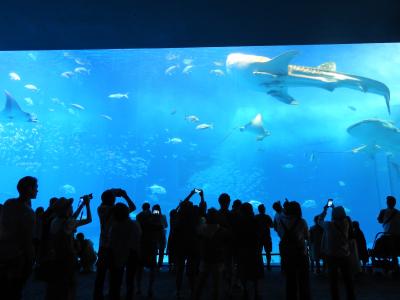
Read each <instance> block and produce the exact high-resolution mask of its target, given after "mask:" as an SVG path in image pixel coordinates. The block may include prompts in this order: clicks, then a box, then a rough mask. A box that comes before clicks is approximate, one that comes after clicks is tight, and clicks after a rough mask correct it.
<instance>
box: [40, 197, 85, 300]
mask: <svg viewBox="0 0 400 300" xmlns="http://www.w3.org/2000/svg"><path fill="white" fill-rule="evenodd" d="M82 198H83V201H82V202H81V203H80V205H79V206H78V208H77V210H76V211H75V212H73V209H72V202H73V199H66V198H60V199H58V200H57V201H56V203H55V204H54V211H55V214H56V217H55V218H54V219H53V220H52V222H51V224H50V241H51V247H52V252H53V255H54V258H53V260H54V261H53V268H51V270H50V274H49V275H50V276H49V279H48V282H47V290H46V300H62V299H65V300H70V299H75V294H76V276H75V271H76V266H77V258H76V253H75V248H74V233H75V231H76V229H77V228H78V227H80V226H83V225H86V224H89V223H90V222H92V214H91V210H90V204H89V202H90V199H91V195H86V196H83V197H82ZM83 207H85V208H86V215H87V216H86V218H83V219H79V220H78V219H77V218H78V216H79V214H80V212H81V211H82V209H83Z"/></svg>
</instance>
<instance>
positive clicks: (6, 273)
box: [0, 176, 38, 300]
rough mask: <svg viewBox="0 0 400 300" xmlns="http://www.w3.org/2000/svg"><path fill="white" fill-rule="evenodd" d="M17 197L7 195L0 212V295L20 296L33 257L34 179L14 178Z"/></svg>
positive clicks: (36, 191)
mask: <svg viewBox="0 0 400 300" xmlns="http://www.w3.org/2000/svg"><path fill="white" fill-rule="evenodd" d="M17 190H18V193H19V196H18V197H17V198H13V199H8V200H7V201H6V202H5V203H4V205H3V209H2V212H1V216H0V265H1V268H2V270H1V272H0V296H1V297H0V298H1V299H13V300H14V299H21V298H22V291H23V288H24V286H25V284H26V281H27V280H28V278H29V276H30V274H31V272H32V267H33V261H34V244H33V234H34V232H33V231H34V228H35V226H34V225H35V213H34V211H33V210H32V207H31V200H32V199H36V196H37V193H38V180H37V179H36V178H35V177H32V176H25V177H23V178H21V179H20V180H19V181H18V184H17Z"/></svg>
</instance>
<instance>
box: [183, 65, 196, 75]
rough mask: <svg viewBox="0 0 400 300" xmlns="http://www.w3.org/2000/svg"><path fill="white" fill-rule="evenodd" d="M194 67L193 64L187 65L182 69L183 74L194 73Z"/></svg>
mask: <svg viewBox="0 0 400 300" xmlns="http://www.w3.org/2000/svg"><path fill="white" fill-rule="evenodd" d="M192 69H193V66H192V65H188V66H186V67H185V68H184V69H183V70H182V73H183V74H189V73H192Z"/></svg>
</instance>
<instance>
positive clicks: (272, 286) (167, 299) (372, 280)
mask: <svg viewBox="0 0 400 300" xmlns="http://www.w3.org/2000/svg"><path fill="white" fill-rule="evenodd" d="M147 275H148V274H146V273H145V279H146V278H147ZM185 282H186V281H185ZM93 283H94V274H88V275H79V277H78V288H77V299H82V300H83V299H91V297H92V289H93ZM143 283H144V286H143V288H142V290H143V291H146V280H144V282H143ZM284 283H285V281H284V277H283V276H282V274H281V273H280V270H279V268H274V269H273V270H272V271H266V272H265V278H264V279H263V280H261V281H260V298H259V299H268V300H269V299H271V300H275V299H277V300H280V299H284ZM44 289H45V285H44V284H43V283H42V282H38V281H30V282H29V284H28V285H27V287H26V290H25V297H24V299H29V300H31V299H32V300H34V299H38V300H39V299H44ZM311 290H312V295H313V299H314V300H315V299H317V300H325V299H326V300H329V299H330V297H329V285H328V279H327V277H326V276H325V275H313V274H312V275H311ZM207 292H209V288H207V289H206V290H205V293H204V295H203V298H202V299H207V300H211V297H210V296H209V295H208V293H207ZM356 293H357V299H358V300H379V299H383V300H399V299H400V279H399V278H396V279H394V278H391V277H389V276H384V275H379V274H374V275H372V274H365V275H361V276H359V277H358V278H357V279H356ZM182 296H183V297H182V299H190V296H189V289H188V288H187V287H186V288H184V289H183V291H182ZM122 299H123V298H122ZM142 299H146V297H145V296H137V297H136V298H135V300H142ZM152 299H154V300H174V299H176V298H175V277H174V275H172V274H169V273H168V272H166V271H161V272H160V273H158V275H157V278H156V282H155V285H154V296H153V298H152ZM236 299H242V297H241V291H240V290H239V289H237V290H235V291H234V295H233V298H232V300H236ZM342 299H345V298H344V297H343V298H342Z"/></svg>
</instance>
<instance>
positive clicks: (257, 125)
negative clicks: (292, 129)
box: [239, 114, 271, 141]
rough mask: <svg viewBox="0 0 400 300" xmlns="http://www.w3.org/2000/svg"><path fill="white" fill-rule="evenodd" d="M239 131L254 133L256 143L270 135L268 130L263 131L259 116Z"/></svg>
mask: <svg viewBox="0 0 400 300" xmlns="http://www.w3.org/2000/svg"><path fill="white" fill-rule="evenodd" d="M239 130H240V131H248V132H252V133H255V134H256V135H257V138H256V140H257V141H262V140H263V139H264V138H265V137H267V136H269V135H271V133H270V132H269V131H268V130H265V129H264V126H263V121H262V116H261V114H257V115H256V116H255V117H254V118H253V120H251V121H250V122H249V123H247V124H246V125H244V126H242V127H240V128H239Z"/></svg>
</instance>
